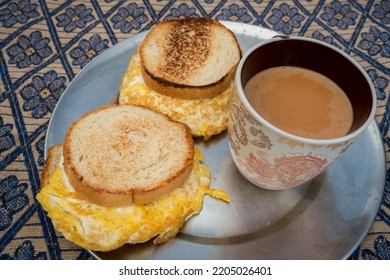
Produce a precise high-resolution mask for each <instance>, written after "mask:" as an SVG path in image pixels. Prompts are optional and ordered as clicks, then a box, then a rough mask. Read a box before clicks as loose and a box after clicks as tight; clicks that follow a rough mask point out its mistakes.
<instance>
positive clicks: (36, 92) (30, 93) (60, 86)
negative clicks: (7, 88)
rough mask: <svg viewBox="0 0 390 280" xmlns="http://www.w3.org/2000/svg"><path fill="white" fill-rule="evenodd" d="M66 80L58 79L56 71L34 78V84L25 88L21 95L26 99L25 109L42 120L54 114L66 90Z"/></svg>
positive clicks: (63, 78)
mask: <svg viewBox="0 0 390 280" xmlns="http://www.w3.org/2000/svg"><path fill="white" fill-rule="evenodd" d="M65 83H66V78H65V77H61V76H60V77H58V76H57V73H56V72H55V71H54V70H50V71H49V72H47V73H46V74H44V75H43V76H34V77H33V78H32V83H31V84H28V85H27V86H25V87H24V88H23V89H22V90H21V91H20V94H21V96H22V98H23V99H24V104H23V109H24V110H25V111H32V116H33V117H34V118H36V119H37V118H42V117H43V116H45V115H46V114H47V113H48V112H53V110H54V107H55V105H56V104H57V101H58V99H59V98H60V96H61V94H62V92H63V91H64V90H65V87H66V85H65Z"/></svg>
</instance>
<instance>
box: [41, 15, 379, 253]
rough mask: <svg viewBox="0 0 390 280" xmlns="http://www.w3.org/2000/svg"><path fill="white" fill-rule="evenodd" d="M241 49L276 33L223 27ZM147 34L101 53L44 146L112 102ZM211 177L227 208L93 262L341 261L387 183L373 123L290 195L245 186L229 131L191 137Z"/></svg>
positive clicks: (216, 205) (206, 207)
mask: <svg viewBox="0 0 390 280" xmlns="http://www.w3.org/2000/svg"><path fill="white" fill-rule="evenodd" d="M223 24H225V25H226V26H227V27H228V28H230V29H231V30H232V31H233V32H234V33H235V34H236V36H237V39H238V41H239V43H240V45H241V48H242V49H243V51H246V50H248V49H249V48H250V47H251V46H253V45H254V44H255V43H257V42H259V41H262V40H266V39H268V38H271V37H272V36H274V35H276V33H275V32H273V31H271V30H268V29H264V28H260V27H256V26H251V25H247V24H242V23H233V22H223ZM145 35H146V33H145V32H143V33H140V34H137V35H135V36H133V37H131V38H129V39H127V40H125V41H123V42H121V43H119V44H117V45H115V46H113V47H111V48H110V49H108V50H107V51H105V52H104V53H102V54H101V55H99V56H98V57H97V58H95V59H94V60H93V61H92V62H91V63H90V64H88V65H87V66H86V67H85V68H84V69H83V70H82V71H80V73H79V74H78V75H77V76H76V77H75V78H74V80H73V81H72V82H71V83H70V85H69V86H68V87H67V89H66V90H65V92H64V93H63V95H62V96H61V98H60V100H59V101H58V104H57V107H56V108H55V110H54V111H53V114H52V117H51V120H50V123H49V126H48V130H47V135H46V143H45V157H46V155H47V150H48V148H49V147H51V146H53V145H56V144H60V143H63V141H64V137H65V134H66V131H67V130H68V128H69V127H70V125H71V124H72V123H73V122H74V121H76V120H77V119H78V118H80V117H81V116H82V115H84V114H85V113H87V112H90V111H92V110H94V109H96V108H98V107H100V106H102V105H105V104H109V103H113V102H115V100H116V98H117V93H118V90H119V85H120V82H121V78H122V75H123V73H124V72H125V70H126V67H127V64H128V62H129V60H130V57H131V55H133V54H135V53H136V51H137V46H138V45H139V44H140V43H141V42H142V40H143V38H144V37H145ZM196 145H197V147H198V148H199V149H200V150H201V152H202V153H203V155H204V158H205V160H204V162H205V164H206V165H207V166H208V167H209V169H210V171H211V173H212V182H211V188H217V189H222V190H225V191H226V192H227V193H229V195H230V197H231V202H230V203H229V204H227V203H224V202H221V201H218V200H215V199H211V198H210V197H208V196H206V197H205V201H204V204H203V210H202V212H201V213H200V214H199V215H197V216H194V217H192V218H191V219H190V220H189V221H188V222H187V223H186V224H185V226H184V227H183V229H182V231H181V233H179V234H178V236H177V237H176V238H174V239H173V240H170V241H169V242H167V243H164V244H161V245H158V246H156V245H153V243H151V242H147V243H145V244H137V245H125V246H123V247H121V248H119V249H117V250H114V251H111V252H108V253H102V252H90V253H91V254H92V255H93V256H95V257H96V258H98V259H345V258H348V257H349V255H350V254H351V253H352V252H353V251H354V250H355V249H356V248H357V246H358V245H359V244H360V243H361V241H362V240H363V238H364V237H365V236H366V234H367V232H368V230H369V228H370V226H371V224H372V222H373V221H374V219H375V216H376V213H377V210H378V208H379V205H380V202H381V198H382V194H383V191H384V182H385V173H386V169H385V155H384V149H383V143H382V137H381V134H380V131H379V129H378V125H377V124H376V122H373V123H372V124H371V125H370V126H369V128H368V129H367V130H366V131H365V132H364V133H363V135H362V136H361V137H360V138H359V139H358V140H357V141H356V142H355V143H354V144H353V145H352V146H351V148H350V150H349V151H348V152H347V153H346V154H344V155H343V156H342V157H341V158H339V159H338V160H337V161H336V162H335V163H334V164H332V165H331V166H330V167H329V168H328V169H327V170H326V171H325V172H324V173H323V174H321V175H320V176H318V177H317V178H315V179H314V180H313V181H311V182H309V183H307V184H305V185H302V186H299V187H297V188H294V189H291V190H288V191H267V190H263V189H260V188H258V187H255V186H254V185H252V184H251V183H249V182H248V181H246V180H245V179H244V178H243V177H242V176H241V175H240V173H239V172H238V170H237V169H236V167H235V165H234V163H233V160H232V158H231V156H230V152H229V146H228V140H227V135H226V132H225V133H222V134H221V135H218V136H215V137H213V138H212V139H210V140H209V141H207V142H204V141H201V140H196Z"/></svg>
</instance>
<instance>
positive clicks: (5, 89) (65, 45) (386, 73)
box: [0, 0, 390, 260]
mask: <svg viewBox="0 0 390 280" xmlns="http://www.w3.org/2000/svg"><path fill="white" fill-rule="evenodd" d="M0 2H1V4H0V31H1V32H0V259H5V260H24V259H39V260H41V259H92V258H93V257H91V255H90V254H89V253H88V251H86V250H83V249H82V248H79V247H77V246H76V245H74V244H72V243H70V242H64V238H63V236H61V235H59V234H58V232H56V231H55V230H54V228H53V226H52V224H51V221H50V218H49V217H47V215H46V214H45V212H44V211H43V209H42V208H41V207H40V205H39V204H38V203H37V202H36V200H35V195H36V193H37V191H38V190H39V188H40V176H41V172H42V170H43V167H44V164H45V154H46V152H47V151H46V150H45V149H46V148H47V147H45V141H46V140H47V139H51V138H50V137H52V136H51V135H46V132H47V129H48V128H49V127H50V118H51V116H52V114H53V112H55V107H56V105H57V104H58V102H59V100H60V98H61V96H63V95H64V93H65V92H66V91H65V90H66V87H67V86H68V85H70V83H71V82H72V80H73V79H74V78H75V77H76V75H78V74H79V73H80V72H82V71H84V70H85V67H86V66H87V65H88V64H89V63H91V62H93V61H94V59H96V58H97V57H98V56H99V55H101V54H103V53H104V52H105V51H108V49H109V48H110V47H112V46H114V45H115V44H123V45H122V46H124V45H125V44H126V42H129V41H130V42H134V41H132V40H131V38H132V36H133V35H136V34H137V33H140V32H144V31H148V30H150V28H152V27H153V26H154V25H155V24H156V23H158V22H161V21H164V20H172V19H177V18H181V17H193V18H201V17H206V18H213V19H216V20H220V21H232V22H237V23H238V25H239V26H241V27H242V28H244V29H245V26H246V24H249V25H255V26H259V27H262V28H265V29H271V30H273V31H276V32H278V33H280V34H285V35H288V36H304V37H307V38H313V39H316V40H320V41H322V42H326V43H328V44H331V45H332V46H335V47H337V48H339V49H340V50H342V51H343V52H345V53H346V54H348V55H350V56H351V57H352V58H354V59H355V60H356V61H357V62H358V63H359V64H360V65H361V66H362V67H363V68H364V69H365V71H366V72H367V74H368V76H369V78H370V79H371V80H372V83H373V85H374V87H375V91H376V97H377V105H378V110H377V112H376V121H377V123H378V128H379V130H380V133H378V135H377V137H383V143H384V146H383V148H384V152H385V155H386V158H387V159H389V157H390V150H389V143H390V97H389V95H390V0H373V1H362V0H329V1H310V0H302V1H295V0H283V1H274V0H272V1H271V0H254V1H242V0H232V1H216V0H194V1H171V0H170V1H163V0H154V1H151V0H132V1H125V0H120V1H114V0H104V1H97V0H93V1H91V0H77V1H76V0H72V1H70V0H68V1H58V0H5V1H0ZM241 27H240V28H241ZM246 30H247V31H250V32H252V29H251V28H249V29H246ZM253 30H254V29H253ZM264 34H265V33H262V32H259V34H256V35H259V37H258V38H259V40H263V35H264ZM249 37H251V38H252V33H251V35H250V36H249ZM127 39H129V41H126V40H127ZM238 39H239V43H241V42H243V40H245V42H246V39H247V37H246V35H243V36H240V37H238ZM251 40H252V39H251ZM256 42H257V39H253V42H252V41H251V43H253V44H254V43H256ZM137 43H138V42H137ZM246 47H247V46H244V48H243V52H244V53H245V51H246V50H247V49H246ZM128 55H130V54H128ZM319 55H320V54H319ZM81 74H82V73H81ZM100 78H101V77H96V79H100ZM64 100H66V99H65V98H64ZM232 104H233V103H232ZM89 105H92V104H87V106H89ZM233 105H234V104H233ZM231 108H232V111H234V110H238V109H239V108H234V107H233V106H232V107H231ZM235 117H236V118H246V119H247V120H248V122H253V123H254V122H255V121H256V120H255V119H254V118H253V119H249V118H248V116H242V115H240V114H239V112H236V113H235ZM236 120H237V119H236ZM251 124H252V123H251ZM232 129H234V131H235V133H236V135H237V136H238V138H237V141H236V142H235V143H233V144H232V150H233V151H238V152H243V151H247V149H246V148H242V147H241V145H242V143H244V144H245V143H246V144H247V145H255V146H256V147H258V148H262V149H269V148H271V147H273V145H277V144H280V141H282V142H283V141H284V142H283V143H285V146H286V147H287V148H286V149H299V148H300V147H299V146H297V145H299V143H297V142H294V141H292V140H291V141H290V140H288V139H270V138H268V137H267V136H266V135H265V130H264V129H263V128H259V129H252V130H250V131H248V132H246V131H245V130H244V129H243V123H242V122H241V123H240V120H238V122H237V123H236V125H235V127H233V128H232ZM250 136H251V137H252V136H253V138H250V139H249V138H248V137H250ZM274 140H275V142H274ZM336 148H337V147H335V149H336ZM249 153H250V151H249V152H248V154H249ZM312 156H313V157H317V159H312V160H311V161H310V160H309V162H310V164H309V166H305V167H304V166H302V165H294V164H293V162H290V161H289V160H288V159H286V158H283V156H278V157H276V158H277V159H276V160H274V158H272V160H271V159H269V158H267V160H268V161H269V162H265V161H264V158H263V157H262V155H261V154H258V153H255V152H253V153H252V155H251V156H249V157H248V158H245V159H247V160H246V162H245V164H246V165H250V166H252V167H253V168H255V169H259V170H262V172H263V174H264V176H270V177H273V178H278V179H277V180H279V181H280V182H281V183H283V182H285V181H286V180H287V179H288V178H290V179H289V180H298V178H299V177H300V176H304V169H306V170H309V169H315V168H321V166H322V162H321V161H319V160H318V158H319V154H315V155H314V154H313V155H312ZM386 169H387V174H386V182H385V185H384V191H383V198H382V200H381V204H380V206H379V211H378V212H377V213H376V216H375V221H374V222H373V226H372V227H371V228H370V229H369V232H368V234H367V235H366V236H365V237H364V239H363V237H362V239H363V241H362V242H361V243H360V244H359V245H358V246H357V247H356V250H355V251H354V252H353V253H352V254H351V256H349V258H350V259H366V260H385V259H387V260H388V259H390V256H389V255H390V254H389V248H390V244H389V240H390V162H387V165H386ZM275 180H276V179H275ZM373 215H375V213H373ZM346 238H349V237H346ZM345 257H346V258H348V256H345ZM264 258H266V256H265V257H264Z"/></svg>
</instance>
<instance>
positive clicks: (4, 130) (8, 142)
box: [0, 116, 15, 155]
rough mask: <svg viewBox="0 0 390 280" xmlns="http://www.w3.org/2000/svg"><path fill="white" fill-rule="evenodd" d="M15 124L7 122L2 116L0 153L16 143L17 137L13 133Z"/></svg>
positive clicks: (0, 123)
mask: <svg viewBox="0 0 390 280" xmlns="http://www.w3.org/2000/svg"><path fill="white" fill-rule="evenodd" d="M12 128H13V125H12V124H5V123H4V120H3V118H2V117H1V116H0V155H1V154H2V153H3V152H5V151H7V150H9V149H11V147H13V146H14V145H15V138H14V136H13V135H12V134H11V132H12Z"/></svg>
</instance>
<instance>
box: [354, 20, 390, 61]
mask: <svg viewBox="0 0 390 280" xmlns="http://www.w3.org/2000/svg"><path fill="white" fill-rule="evenodd" d="M358 46H359V48H361V49H363V50H366V51H367V52H368V54H369V55H370V56H376V55H378V54H380V55H382V56H384V57H390V34H389V33H388V32H386V31H381V30H379V29H378V28H376V27H374V26H372V27H370V32H364V33H362V40H361V41H360V42H359V45H358Z"/></svg>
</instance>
